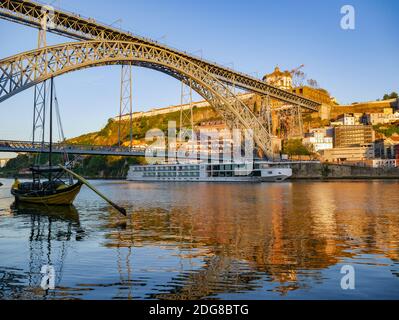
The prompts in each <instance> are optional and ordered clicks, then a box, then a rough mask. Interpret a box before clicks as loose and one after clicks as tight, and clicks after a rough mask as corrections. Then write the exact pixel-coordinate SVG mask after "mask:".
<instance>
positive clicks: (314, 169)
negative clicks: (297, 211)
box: [291, 162, 399, 180]
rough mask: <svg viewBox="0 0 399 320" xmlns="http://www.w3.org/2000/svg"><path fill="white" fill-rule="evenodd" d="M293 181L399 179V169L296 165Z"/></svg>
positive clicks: (311, 164)
mask: <svg viewBox="0 0 399 320" xmlns="http://www.w3.org/2000/svg"><path fill="white" fill-rule="evenodd" d="M291 167H292V173H293V175H292V178H291V179H292V180H306V179H316V180H348V179H351V180H369V179H399V168H370V167H359V166H349V165H337V164H323V163H305V162H302V163H294V164H292V165H291Z"/></svg>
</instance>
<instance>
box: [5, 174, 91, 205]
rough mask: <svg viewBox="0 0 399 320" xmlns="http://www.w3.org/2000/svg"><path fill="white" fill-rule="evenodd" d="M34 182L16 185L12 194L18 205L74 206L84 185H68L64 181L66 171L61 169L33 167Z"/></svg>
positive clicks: (16, 183)
mask: <svg viewBox="0 0 399 320" xmlns="http://www.w3.org/2000/svg"><path fill="white" fill-rule="evenodd" d="M31 171H32V176H33V181H32V182H24V183H19V182H18V180H16V182H15V183H14V185H13V187H12V189H11V194H12V195H13V196H15V201H16V203H19V202H22V203H31V204H43V205H54V206H68V205H72V203H73V201H74V200H75V198H76V196H77V195H78V193H79V191H80V189H81V187H82V185H83V184H82V183H81V182H80V181H79V182H77V183H72V184H71V183H70V182H69V183H68V182H66V181H64V180H63V179H62V177H63V176H64V175H65V171H64V170H63V169H62V168H61V167H32V168H31Z"/></svg>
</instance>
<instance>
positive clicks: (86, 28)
mask: <svg viewBox="0 0 399 320" xmlns="http://www.w3.org/2000/svg"><path fill="white" fill-rule="evenodd" d="M45 14H46V10H44V11H43V4H41V3H37V2H34V1H26V0H0V18H1V19H6V20H9V21H13V22H16V23H20V24H23V25H27V26H31V27H34V28H39V29H40V28H41V22H42V19H43V17H44V15H45ZM51 16H52V19H51V20H52V22H53V23H54V26H53V28H48V30H47V31H48V32H52V33H55V34H59V35H62V36H65V37H69V38H72V39H75V40H78V41H87V40H97V41H132V42H135V43H136V42H139V43H143V44H147V45H152V46H154V47H157V48H159V49H163V50H166V51H168V52H170V53H171V54H176V55H180V56H182V57H184V58H186V59H188V60H190V61H192V62H193V63H195V64H197V65H199V66H200V67H201V68H203V69H204V70H206V71H207V72H209V73H210V74H212V75H214V76H215V77H216V78H217V79H218V80H220V81H221V82H223V83H225V84H228V85H234V86H236V87H237V88H241V89H244V90H246V91H250V92H254V93H258V94H260V95H262V96H268V97H270V98H273V99H277V100H279V101H284V102H285V103H288V104H292V105H299V106H301V107H302V108H304V109H306V110H309V111H312V112H318V111H319V108H320V105H321V104H320V103H318V102H316V101H313V100H311V99H309V98H305V97H304V96H301V95H297V94H294V93H292V92H289V91H286V90H283V89H280V88H277V87H274V86H271V85H269V84H267V83H266V82H264V81H262V80H260V79H257V78H254V77H252V76H249V75H247V74H244V73H241V72H237V71H235V70H232V69H229V68H226V67H223V66H221V65H218V64H216V63H213V62H210V61H206V60H204V59H202V58H199V57H195V56H193V55H192V54H189V53H187V52H183V51H181V50H177V49H173V48H171V47H168V46H166V45H163V44H160V43H158V42H157V41H154V40H151V39H148V38H144V37H140V36H138V35H134V34H132V33H130V32H127V31H122V30H120V29H117V28H113V27H110V26H107V25H104V24H101V23H99V22H97V21H96V20H94V19H92V18H84V17H82V16H81V15H77V14H73V13H70V12H66V11H63V10H59V9H54V11H53V12H52V14H51Z"/></svg>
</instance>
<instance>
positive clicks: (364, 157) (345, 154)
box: [322, 145, 375, 164]
mask: <svg viewBox="0 0 399 320" xmlns="http://www.w3.org/2000/svg"><path fill="white" fill-rule="evenodd" d="M374 157H375V155H374V147H373V145H364V146H358V147H346V148H334V149H329V150H324V151H323V152H322V161H324V162H333V163H341V164H342V163H351V164H365V163H366V161H368V160H372V159H374Z"/></svg>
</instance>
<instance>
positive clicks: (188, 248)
mask: <svg viewBox="0 0 399 320" xmlns="http://www.w3.org/2000/svg"><path fill="white" fill-rule="evenodd" d="M1 181H2V182H3V183H4V186H3V187H0V198H1V199H0V299H206V298H208V299H399V182H397V181H368V182H364V181H362V182H359V181H358V182H356V181H354V182H352V181H344V182H342V181H341V182H292V183H283V184H254V185H251V184H206V183H199V184H190V183H187V184H183V183H182V184H178V183H176V184H175V183H164V184H151V183H149V184H145V183H129V182H125V181H120V182H118V181H96V182H94V184H95V185H96V186H97V187H98V188H99V189H100V190H101V191H103V192H104V193H105V194H107V195H108V196H109V197H110V198H112V199H113V200H115V201H116V202H117V203H118V204H120V205H124V206H125V207H126V208H127V209H128V212H129V218H123V217H120V216H119V215H118V213H116V212H115V211H114V210H113V209H111V208H110V207H109V206H108V205H107V204H105V203H103V202H102V201H101V200H99V198H98V197H97V196H96V195H94V194H93V193H92V192H91V191H90V190H88V189H87V188H83V189H82V192H81V193H80V195H79V197H78V199H77V201H76V203H75V208H71V209H51V208H47V209H37V208H19V209H18V210H15V209H10V206H11V204H12V202H13V199H11V198H6V199H4V197H8V196H9V189H10V185H11V183H12V181H11V180H1ZM43 265H51V266H53V267H54V268H55V271H56V289H55V290H52V291H51V290H50V291H48V292H45V291H43V290H42V289H41V287H40V282H41V277H42V275H41V274H40V271H41V268H42V266H43ZM345 265H350V266H352V267H353V268H354V269H353V270H354V271H355V277H354V278H353V279H354V280H355V289H354V290H343V289H342V288H341V279H342V277H344V274H341V268H342V267H343V266H345Z"/></svg>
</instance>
